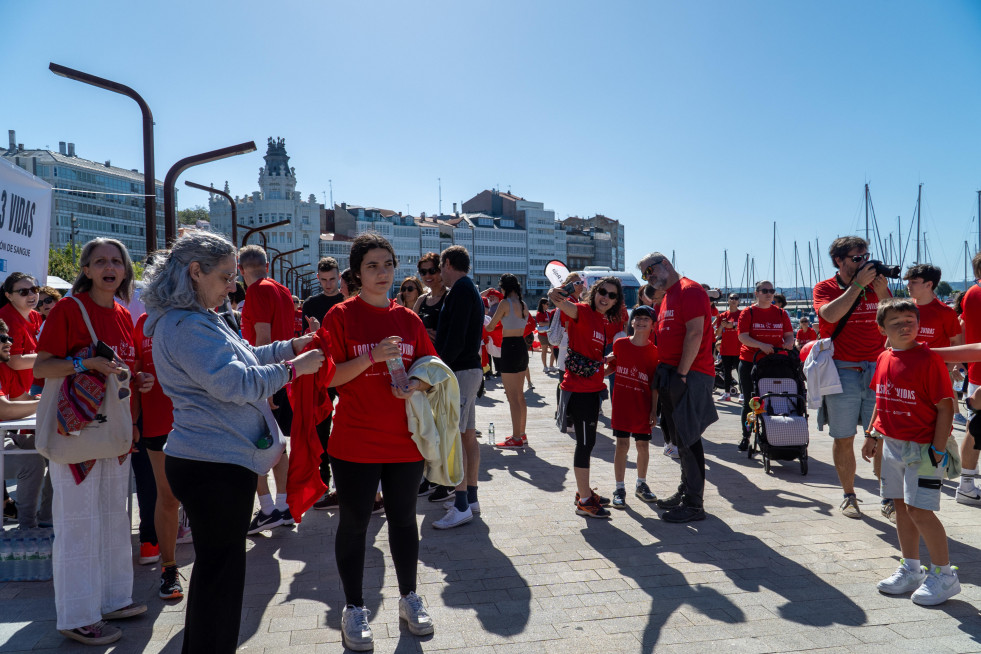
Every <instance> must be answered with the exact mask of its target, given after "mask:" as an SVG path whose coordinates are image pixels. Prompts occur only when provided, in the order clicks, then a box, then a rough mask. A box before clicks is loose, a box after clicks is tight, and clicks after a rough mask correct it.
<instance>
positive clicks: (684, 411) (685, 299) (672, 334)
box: [637, 252, 719, 522]
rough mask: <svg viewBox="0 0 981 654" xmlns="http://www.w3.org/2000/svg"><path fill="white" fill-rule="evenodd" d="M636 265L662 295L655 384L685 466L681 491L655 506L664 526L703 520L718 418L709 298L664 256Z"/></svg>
mask: <svg viewBox="0 0 981 654" xmlns="http://www.w3.org/2000/svg"><path fill="white" fill-rule="evenodd" d="M637 267H638V268H640V271H641V277H642V278H643V279H644V281H646V282H647V283H648V284H650V285H651V286H653V287H654V289H655V290H659V291H664V299H663V300H661V306H660V307H659V309H658V320H657V348H658V354H659V355H660V360H661V362H660V364H659V365H658V367H657V373H656V374H655V384H656V386H657V389H658V395H659V397H660V398H661V414H662V417H663V418H664V422H665V423H666V424H669V425H670V427H669V430H670V432H671V435H672V442H673V444H674V445H675V446H677V448H678V454H679V455H680V462H681V485H680V486H678V492H677V493H675V494H674V495H672V496H671V497H669V498H667V499H662V500H658V501H657V506H658V507H659V508H662V509H668V510H667V511H665V512H664V513H663V514H662V515H661V519H663V520H665V521H666V522H689V521H692V520H704V519H705V509H704V506H703V503H702V496H703V495H704V492H705V450H704V449H703V447H702V432H704V431H705V429H706V428H707V427H708V426H709V425H710V424H712V423H713V422H715V421H716V420H718V419H719V414H718V412H717V411H716V410H715V402H713V401H712V388H713V387H714V386H715V359H714V358H713V356H712V343H713V341H714V340H715V339H714V332H713V330H712V313H711V309H710V307H709V298H708V294H707V293H706V292H705V289H703V288H702V287H701V286H700V285H699V284H697V283H696V282H693V281H692V280H690V279H688V278H687V277H682V276H681V275H679V274H678V272H677V271H676V270H675V269H674V266H672V265H671V261H669V260H668V258H667V257H665V256H664V255H663V254H661V253H660V252H652V253H651V254H648V255H647V256H646V257H644V258H643V259H641V261H640V263H638V264H637Z"/></svg>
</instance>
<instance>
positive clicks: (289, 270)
mask: <svg viewBox="0 0 981 654" xmlns="http://www.w3.org/2000/svg"><path fill="white" fill-rule="evenodd" d="M309 265H310V264H309V263H301V264H297V265H292V266H289V267H288V268H287V269H286V275H285V276H284V278H283V284H285V285H286V286H290V284H289V279H290V273H292V274H293V275H294V277H293V279H294V281H295V280H296V276H295V275H296V271H297V270H299V269H300V268H305V267H307V266H309ZM290 288H293V287H290Z"/></svg>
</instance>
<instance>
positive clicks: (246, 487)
mask: <svg viewBox="0 0 981 654" xmlns="http://www.w3.org/2000/svg"><path fill="white" fill-rule="evenodd" d="M165 466H166V468H165V469H166V471H167V481H168V482H170V487H171V488H172V489H173V491H174V496H175V497H176V498H177V499H178V500H180V501H181V503H182V504H183V505H184V511H185V512H186V513H187V518H188V520H190V522H191V529H192V530H193V532H194V568H193V569H192V570H191V584H190V588H189V590H188V593H187V614H186V616H185V620H184V644H183V647H182V649H181V652H183V654H194V653H196V652H202V653H206V654H214V653H216V652H217V653H221V654H224V653H226V652H227V653H229V654H232V653H233V652H235V648H236V647H237V646H238V629H239V625H240V622H241V619H242V597H243V595H244V594H245V537H246V532H248V530H249V518H250V517H251V515H252V502H253V501H254V500H255V486H256V480H257V477H256V474H255V473H254V472H252V471H251V470H248V469H247V468H243V467H242V466H237V465H232V464H230V463H209V462H206V461H191V460H190V459H179V458H177V457H174V456H168V457H167V462H166V464H165Z"/></svg>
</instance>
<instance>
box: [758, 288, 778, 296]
mask: <svg viewBox="0 0 981 654" xmlns="http://www.w3.org/2000/svg"><path fill="white" fill-rule="evenodd" d="M756 292H757V293H765V294H766V295H773V294H774V293H776V292H777V291H776V289H773V288H761V289H760V290H758V291H756Z"/></svg>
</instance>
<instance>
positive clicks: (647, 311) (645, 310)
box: [630, 304, 657, 321]
mask: <svg viewBox="0 0 981 654" xmlns="http://www.w3.org/2000/svg"><path fill="white" fill-rule="evenodd" d="M635 316H647V317H648V318H650V319H651V320H655V321H656V320H657V313H655V311H654V308H653V307H649V306H647V305H646V304H640V305H637V306H636V307H634V309H633V311H631V312H630V319H631V320H633V319H634V317H635Z"/></svg>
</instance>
